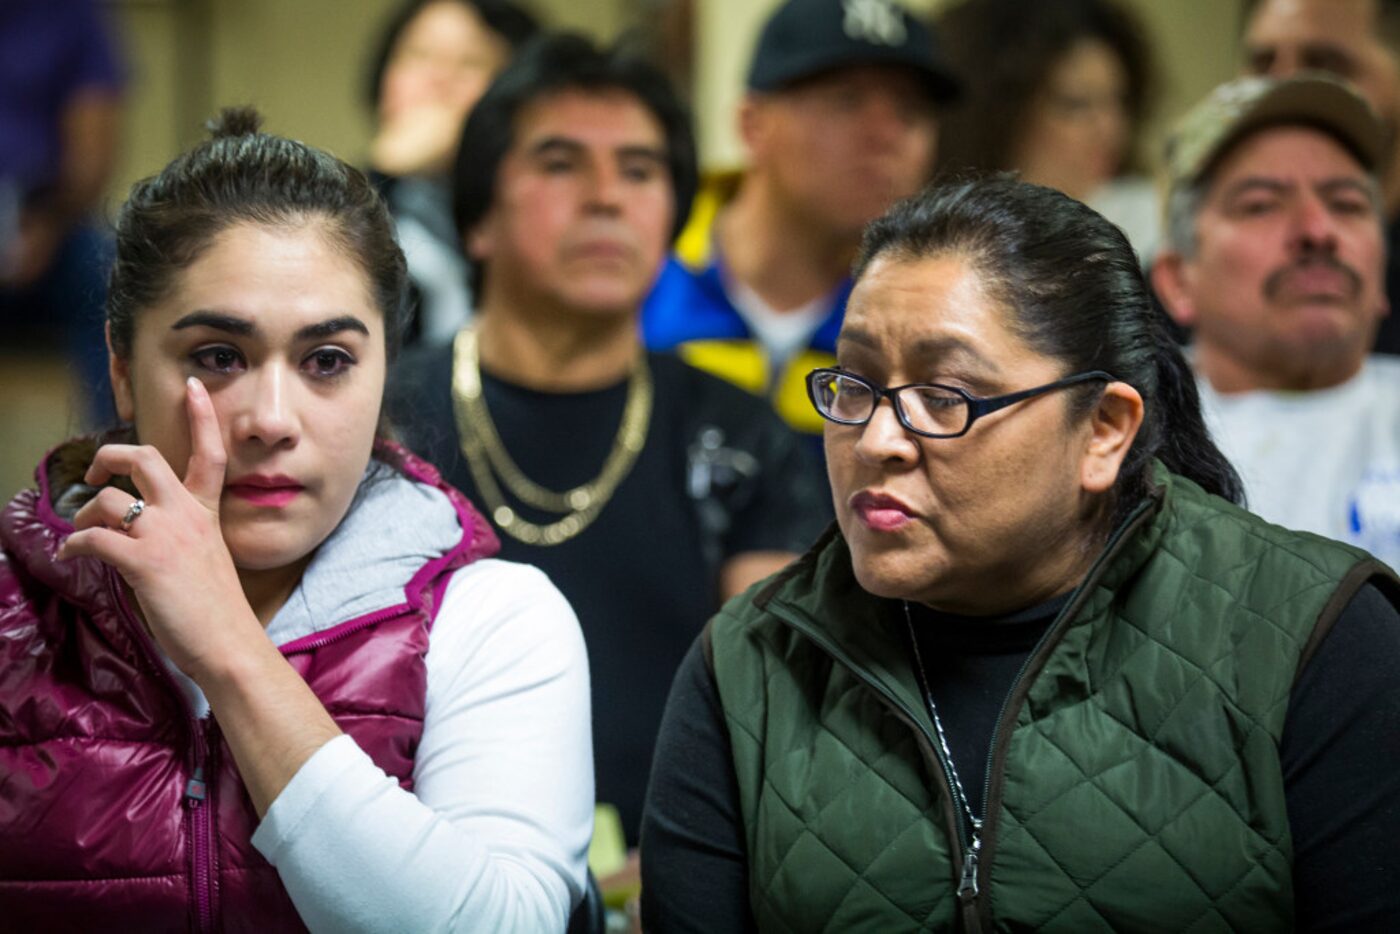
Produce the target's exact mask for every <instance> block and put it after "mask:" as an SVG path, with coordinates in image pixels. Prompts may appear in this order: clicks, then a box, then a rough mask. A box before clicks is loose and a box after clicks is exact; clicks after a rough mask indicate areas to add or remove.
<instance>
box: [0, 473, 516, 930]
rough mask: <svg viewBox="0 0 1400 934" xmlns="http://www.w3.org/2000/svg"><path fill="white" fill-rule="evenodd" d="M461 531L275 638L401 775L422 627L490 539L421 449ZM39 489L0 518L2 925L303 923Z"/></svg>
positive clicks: (113, 577)
mask: <svg viewBox="0 0 1400 934" xmlns="http://www.w3.org/2000/svg"><path fill="white" fill-rule="evenodd" d="M393 454H394V455H396V458H395V459H396V460H398V461H400V462H401V463H400V464H399V466H400V470H401V471H402V472H403V473H404V474H406V475H407V476H409V477H411V478H412V479H414V480H417V481H418V482H421V483H427V484H430V485H433V486H435V487H437V488H438V489H440V490H442V491H443V492H444V493H446V495H447V496H448V497H449V499H450V500H451V501H452V503H453V505H454V507H455V508H456V510H457V512H458V516H459V518H460V520H461V523H462V529H463V534H462V538H461V540H460V541H459V542H458V544H457V546H456V547H455V548H453V549H452V550H451V551H450V552H448V553H446V554H443V555H441V556H439V557H438V558H436V559H434V560H432V561H430V562H428V563H427V564H426V565H424V566H423V567H422V568H421V569H420V570H419V572H418V573H417V574H416V575H415V576H414V577H413V579H412V580H411V581H410V582H409V584H408V586H407V587H405V588H404V600H403V602H402V603H399V604H398V605H395V606H388V607H384V608H382V609H380V610H377V611H375V612H372V613H370V614H368V615H365V616H362V617H359V618H358V619H354V620H351V621H349V622H344V623H341V624H339V625H335V626H334V627H333V628H330V629H327V630H324V631H321V632H318V633H315V634H313V635H311V636H309V637H307V638H304V639H300V640H297V641H296V642H292V643H289V644H287V645H285V646H283V647H282V652H283V654H284V655H285V656H286V658H287V660H288V662H290V663H291V665H292V666H293V667H294V668H295V669H296V670H297V672H298V673H299V674H300V675H301V676H302V677H303V678H305V679H306V682H307V684H309V685H310V686H311V689H312V690H313V691H314V692H315V693H316V696H317V697H319V698H320V699H321V702H322V703H323V704H325V706H326V709H327V710H328V711H329V712H330V714H331V716H332V717H334V718H335V721H336V722H337V723H338V724H339V725H340V728H341V729H342V730H344V731H345V732H346V733H348V734H350V736H352V737H353V738H354V740H355V742H356V743H358V744H359V745H360V748H361V749H363V750H364V751H365V752H366V753H367V754H368V755H369V756H370V757H371V758H372V759H373V760H374V761H375V762H376V763H377V764H378V765H379V766H380V767H381V768H382V769H384V771H385V772H387V773H388V774H389V775H392V776H395V777H396V778H398V780H399V783H400V784H401V785H402V786H403V787H405V788H411V787H412V771H413V759H414V753H415V750H416V749H417V746H418V742H419V738H420V736H421V733H422V727H423V713H424V696H425V690H426V668H425V665H424V655H425V653H426V652H427V649H428V631H429V628H430V627H431V625H432V621H433V617H434V614H435V613H436V609H437V606H438V604H439V603H440V601H441V597H442V592H443V590H444V588H445V587H446V585H447V581H448V579H449V578H450V576H451V572H452V571H454V570H456V569H457V568H459V567H462V566H463V565H466V564H468V563H470V562H471V561H473V560H475V559H477V558H479V557H483V556H486V555H490V554H493V553H494V552H495V551H496V550H497V547H498V543H497V542H496V539H495V536H494V534H493V533H492V532H491V530H490V528H489V526H488V525H487V524H486V522H485V521H484V520H483V519H482V518H481V517H480V516H479V515H478V514H477V513H476V512H475V510H473V509H472V507H471V506H470V504H468V502H467V501H466V499H465V498H464V497H463V496H462V495H461V494H460V493H458V492H457V491H456V490H454V489H452V488H451V487H449V486H447V485H446V484H445V483H443V481H442V480H441V479H440V478H439V476H438V474H437V471H436V470H434V469H433V468H432V467H431V466H430V465H428V464H426V463H425V462H423V461H420V460H418V459H417V458H414V457H413V456H412V455H408V454H407V453H406V452H401V451H397V450H395V451H394V452H393ZM38 479H39V489H38V490H37V491H34V490H30V491H26V492H24V493H21V494H19V495H18V496H17V497H15V499H14V500H13V501H11V503H10V505H9V506H8V507H7V508H6V509H5V511H4V513H3V515H0V928H3V929H4V930H15V931H20V930H35V931H38V930H43V931H58V930H64V931H67V930H81V931H96V930H118V929H119V930H131V931H187V930H189V931H229V932H235V931H254V932H258V934H271V932H274V931H299V930H304V928H303V926H302V924H301V922H300V920H299V919H298V917H297V913H296V910H295V908H294V907H293V906H292V903H291V901H290V899H289V898H288V897H287V894H286V892H285V891H284V889H283V887H282V883H281V881H280V879H279V878H278V876H277V872H276V870H275V869H273V868H272V867H271V866H270V865H269V864H268V863H267V861H266V860H264V859H263V857H262V855H261V854H259V853H258V852H257V851H256V850H255V849H253V846H252V844H251V842H250V839H251V837H252V834H253V830H254V829H255V828H256V826H257V822H258V818H257V815H256V814H255V812H254V811H253V807H252V804H251V802H250V801H249V799H248V796H247V794H246V792H245V791H244V789H243V784H242V781H241V780H240V778H239V776H238V772H237V770H236V769H235V767H234V762H233V757H232V755H231V754H230V752H229V749H228V747H227V746H226V745H225V744H224V742H223V740H222V738H221V736H220V733H219V727H218V724H217V723H216V722H215V721H214V719H213V718H212V717H210V718H207V719H204V720H199V719H196V718H195V717H194V715H193V713H192V711H191V709H190V706H189V704H188V702H187V701H186V700H185V698H184V695H183V694H182V693H181V691H180V689H179V688H178V687H177V685H176V684H175V682H174V681H173V679H172V678H171V677H170V675H169V673H168V671H167V670H166V668H165V667H164V665H163V664H162V662H161V660H160V657H159V655H158V653H157V651H156V649H155V646H154V644H153V642H152V640H151V638H150V636H149V635H148V634H147V633H146V632H145V630H144V629H143V628H142V627H141V625H140V624H139V623H138V622H137V620H136V618H135V617H134V616H133V614H132V612H131V608H130V607H129V606H128V604H127V601H126V599H125V595H124V592H123V590H122V588H121V587H120V583H119V580H118V577H117V574H116V572H115V571H113V570H112V569H110V568H109V567H107V566H106V565H104V564H102V563H100V562H98V561H96V560H92V559H76V560H70V561H61V562H60V561H55V560H54V558H53V555H54V552H55V551H56V550H57V548H58V545H59V543H60V542H61V541H62V540H63V538H64V537H65V536H66V535H68V534H69V533H70V532H72V525H71V523H69V522H67V521H66V520H64V519H62V518H60V517H59V516H58V515H57V514H56V513H55V512H54V510H53V508H52V506H51V504H50V490H49V489H48V485H49V484H48V477H47V476H46V470H45V469H44V467H43V466H41V468H40V470H39V471H38Z"/></svg>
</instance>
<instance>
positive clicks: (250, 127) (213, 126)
mask: <svg viewBox="0 0 1400 934" xmlns="http://www.w3.org/2000/svg"><path fill="white" fill-rule="evenodd" d="M260 126H262V114H260V113H258V111H257V109H256V108H254V107H225V108H223V109H222V110H220V111H219V115H218V116H217V117H215V118H214V119H212V120H210V121H208V122H207V123H205V124H204V127H205V129H207V130H208V131H209V135H210V136H212V137H213V138H214V139H221V138H223V137H225V136H252V135H253V134H255V133H257V132H258V127H260Z"/></svg>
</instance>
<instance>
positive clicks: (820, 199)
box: [642, 0, 958, 451]
mask: <svg viewBox="0 0 1400 934" xmlns="http://www.w3.org/2000/svg"><path fill="white" fill-rule="evenodd" d="M957 91H958V83H957V81H956V80H955V79H954V77H953V76H952V74H951V72H950V71H949V69H948V68H947V66H946V65H945V64H944V61H943V58H942V56H941V53H940V51H939V48H938V45H937V43H936V41H935V37H934V36H933V35H932V34H931V33H930V32H929V29H928V27H926V26H925V25H924V24H923V23H921V22H919V21H918V20H917V19H915V18H914V17H912V16H911V15H910V14H909V13H908V12H907V11H906V10H905V9H904V8H903V7H902V6H900V5H899V4H898V3H895V2H893V0H788V2H786V3H784V4H783V5H782V6H780V7H779V8H778V9H777V10H776V12H774V13H773V15H772V16H771V17H770V18H769V20H768V21H767V23H766V25H765V26H764V27H763V31H762V33H761V35H760V36H759V39H758V45H757V47H756V49H755V51H754V54H753V60H752V63H751V65H750V68H749V73H748V92H747V94H746V95H745V97H744V100H743V102H742V103H741V104H740V107H739V112H738V121H739V134H740V136H741V138H742V140H743V143H744V147H745V149H746V152H747V155H748V165H747V167H746V168H745V169H744V171H743V173H742V175H739V176H729V177H727V178H719V179H716V180H715V181H714V183H713V184H711V185H709V186H707V187H706V188H705V189H704V190H702V191H701V194H700V196H699V197H698V198H697V199H696V204H695V207H694V210H693V211H692V212H691V221H690V224H689V226H688V227H687V228H686V230H685V231H684V232H683V233H682V235H681V237H680V240H679V241H678V243H677V245H676V250H675V253H674V255H672V256H671V258H670V259H669V260H668V261H667V262H666V265H665V267H664V268H663V270H662V272H661V278H660V280H659V281H658V282H657V284H656V287H655V289H654V290H653V291H652V293H651V295H650V296H649V297H648V298H647V302H646V307H645V309H644V310H643V313H642V328H643V333H644V335H645V339H646V342H647V346H648V347H650V348H652V349H655V350H671V349H675V350H677V351H678V352H679V353H680V355H681V356H682V358H683V359H685V360H686V361H687V362H688V363H691V364H693V365H695V366H698V367H700V368H701V369H705V370H709V371H710V372H712V373H714V374H716V375H717V376H720V377H723V378H724V379H727V380H729V381H730V382H733V383H735V384H736V385H739V386H741V387H743V388H744V389H747V390H748V391H750V392H752V393H755V394H758V395H762V396H765V397H767V398H768V399H770V401H771V402H772V404H773V405H774V407H775V408H776V409H777V411H778V414H779V415H781V416H782V417H783V419H784V420H785V421H786V422H787V423H788V424H789V425H790V426H792V427H793V428H795V429H797V430H798V431H801V432H804V433H807V434H808V435H811V436H813V437H812V448H813V450H814V451H815V450H817V448H818V446H817V444H816V438H815V435H817V434H819V433H820V432H821V420H820V419H819V418H817V417H816V415H814V414H813V412H812V410H811V406H810V405H808V404H807V401H806V396H805V390H804V388H803V382H802V381H803V378H804V376H805V374H806V373H807V371H808V370H810V369H812V368H813V367H815V366H826V365H828V364H830V363H831V360H832V353H833V351H834V346H835V340H836V332H837V331H838V330H839V329H840V326H841V315H842V312H843V311H844V309H845V305H846V296H847V294H848V293H849V292H850V277H849V270H850V265H851V260H852V258H853V257H854V256H855V251H856V247H857V245H858V244H859V242H860V233H861V230H862V229H863V228H864V227H865V225H866V224H868V223H869V222H870V221H872V220H874V219H875V218H876V217H878V216H879V215H880V214H881V213H882V212H883V211H884V210H885V209H886V208H888V207H889V206H890V205H891V204H893V203H894V202H895V201H896V200H897V199H899V198H902V197H905V196H907V195H909V194H912V193H913V192H915V191H916V190H918V188H919V187H920V186H921V185H923V184H924V182H925V181H926V180H927V179H928V175H929V172H930V171H931V169H932V166H933V157H934V151H935V147H936V143H937V140H938V119H937V108H938V107H939V106H940V105H941V104H943V103H946V102H947V101H949V100H951V99H952V98H954V97H955V96H956V94H957Z"/></svg>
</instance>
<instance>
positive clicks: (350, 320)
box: [296, 315, 369, 341]
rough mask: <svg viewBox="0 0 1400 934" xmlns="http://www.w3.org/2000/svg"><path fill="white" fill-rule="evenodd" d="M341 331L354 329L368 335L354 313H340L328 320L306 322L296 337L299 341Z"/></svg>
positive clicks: (328, 335)
mask: <svg viewBox="0 0 1400 934" xmlns="http://www.w3.org/2000/svg"><path fill="white" fill-rule="evenodd" d="M342 331H356V332H358V333H360V334H363V335H364V336H365V337H369V328H368V327H366V326H365V323H364V322H363V321H361V320H360V319H359V318H356V317H355V316H354V315H341V316H340V317H338V318H331V319H330V320H329V321H322V322H321V323H319V324H308V325H307V326H306V327H304V328H302V329H301V330H299V331H297V333H296V339H297V340H299V341H302V340H310V339H313V338H314V339H317V340H320V339H321V338H325V337H332V336H334V335H336V334H339V333H341V332H342Z"/></svg>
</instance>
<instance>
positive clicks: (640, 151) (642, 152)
mask: <svg viewBox="0 0 1400 934" xmlns="http://www.w3.org/2000/svg"><path fill="white" fill-rule="evenodd" d="M585 148H586V147H585V146H584V144H583V143H581V142H579V141H578V140H576V139H571V138H569V137H567V136H545V137H542V138H541V139H539V140H536V141H535V144H534V145H533V146H531V147H530V154H531V155H533V156H542V155H548V154H550V153H551V152H555V153H567V154H568V155H571V156H572V155H578V154H579V153H582V152H583V151H584V149H585ZM615 154H616V156H617V157H618V158H619V159H648V160H651V161H653V162H657V163H659V164H663V165H664V164H665V162H666V153H665V152H664V151H663V150H661V149H658V148H657V147H655V146H644V145H627V146H619V147H618V148H617V150H616V151H615Z"/></svg>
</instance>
